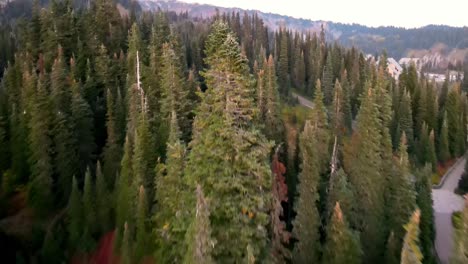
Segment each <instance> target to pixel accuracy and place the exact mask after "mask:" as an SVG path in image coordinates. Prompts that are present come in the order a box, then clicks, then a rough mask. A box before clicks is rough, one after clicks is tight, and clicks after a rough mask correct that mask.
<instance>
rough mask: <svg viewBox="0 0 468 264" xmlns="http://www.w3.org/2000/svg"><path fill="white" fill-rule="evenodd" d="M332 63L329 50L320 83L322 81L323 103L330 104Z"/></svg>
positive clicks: (331, 98)
mask: <svg viewBox="0 0 468 264" xmlns="http://www.w3.org/2000/svg"><path fill="white" fill-rule="evenodd" d="M333 81H334V80H333V63H332V54H331V52H329V53H328V54H327V60H326V64H325V67H324V68H323V75H322V83H323V95H324V96H323V98H324V102H325V105H330V104H331V102H332V100H333V95H334V94H335V93H334V91H333V88H334V87H333Z"/></svg>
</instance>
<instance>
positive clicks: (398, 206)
mask: <svg viewBox="0 0 468 264" xmlns="http://www.w3.org/2000/svg"><path fill="white" fill-rule="evenodd" d="M411 177H412V175H411V174H410V167H409V160H408V153H407V151H406V135H405V133H404V132H403V135H402V137H401V141H400V149H399V156H398V160H396V161H395V168H394V173H393V178H392V181H391V182H390V186H392V188H391V190H390V196H389V203H388V204H389V206H390V208H389V214H388V215H389V216H388V217H389V224H390V230H392V233H393V235H394V239H395V241H393V243H394V244H395V248H396V249H398V250H397V251H395V252H394V254H396V255H395V258H396V259H400V256H399V253H400V250H399V249H401V242H400V241H402V240H403V236H404V234H405V231H404V230H403V225H404V224H405V223H406V222H407V221H408V218H409V217H410V216H411V213H412V212H413V211H414V209H415V207H416V193H415V191H414V187H413V184H412V181H411Z"/></svg>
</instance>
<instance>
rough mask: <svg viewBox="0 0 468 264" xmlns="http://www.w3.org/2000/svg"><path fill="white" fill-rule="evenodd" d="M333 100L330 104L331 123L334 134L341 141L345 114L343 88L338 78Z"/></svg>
mask: <svg viewBox="0 0 468 264" xmlns="http://www.w3.org/2000/svg"><path fill="white" fill-rule="evenodd" d="M334 92H335V93H334V95H333V101H332V103H331V105H330V124H331V126H332V134H333V135H334V136H335V137H337V138H338V141H339V142H341V140H342V139H343V136H344V131H345V127H344V115H343V101H344V98H343V90H342V88H341V84H340V82H339V81H338V80H336V82H335V88H334Z"/></svg>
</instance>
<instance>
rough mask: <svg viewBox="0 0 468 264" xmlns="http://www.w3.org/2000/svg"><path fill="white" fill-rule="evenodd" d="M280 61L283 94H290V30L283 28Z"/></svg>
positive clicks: (281, 91)
mask: <svg viewBox="0 0 468 264" xmlns="http://www.w3.org/2000/svg"><path fill="white" fill-rule="evenodd" d="M280 51H281V52H280V53H279V62H278V85H279V91H280V93H281V94H282V95H288V94H289V87H290V82H289V59H288V56H289V55H288V32H287V31H286V30H285V29H282V30H281V44H280Z"/></svg>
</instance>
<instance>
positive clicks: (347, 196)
mask: <svg viewBox="0 0 468 264" xmlns="http://www.w3.org/2000/svg"><path fill="white" fill-rule="evenodd" d="M337 202H339V203H340V210H342V212H343V214H344V215H345V216H346V219H349V220H348V223H349V225H350V227H351V228H355V227H356V215H355V210H356V202H357V201H356V198H355V196H354V192H353V188H352V186H351V184H350V183H349V181H348V175H346V172H345V171H344V170H343V169H339V170H337V171H336V173H335V174H332V175H331V176H330V184H329V187H328V196H327V215H326V217H327V218H331V216H332V214H333V210H334V204H336V203H337Z"/></svg>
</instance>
